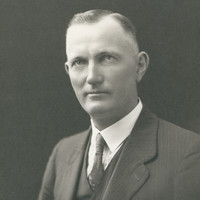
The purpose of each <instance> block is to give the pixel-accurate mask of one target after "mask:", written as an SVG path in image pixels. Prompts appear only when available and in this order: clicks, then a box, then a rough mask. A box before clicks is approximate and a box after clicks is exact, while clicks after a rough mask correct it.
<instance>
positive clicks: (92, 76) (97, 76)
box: [86, 63, 103, 85]
mask: <svg viewBox="0 0 200 200" xmlns="http://www.w3.org/2000/svg"><path fill="white" fill-rule="evenodd" d="M86 81H87V83H88V84H90V85H96V84H100V83H101V82H103V76H102V73H101V72H100V66H98V65H97V64H95V63H90V64H89V65H88V73H87V80H86Z"/></svg>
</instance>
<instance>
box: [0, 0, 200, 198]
mask: <svg viewBox="0 0 200 200" xmlns="http://www.w3.org/2000/svg"><path fill="white" fill-rule="evenodd" d="M94 8H101V9H110V10H113V11H115V12H120V13H122V14H124V15H126V16H127V17H129V18H130V19H131V20H132V21H133V23H134V24H135V25H136V27H137V32H138V40H139V44H140V49H141V50H145V51H146V52H148V54H149V56H150V67H149V69H148V71H147V74H146V75H145V77H144V79H143V81H142V83H141V84H140V85H139V95H140V97H141V99H142V101H143V103H144V104H146V105H147V106H148V107H149V109H150V110H152V111H153V112H154V113H156V114H157V115H158V116H159V117H161V118H164V119H166V120H169V121H171V122H173V123H175V124H178V125H180V126H182V127H184V128H187V129H190V130H193V131H195V132H200V103H199V102H200V92H199V91H200V79H199V77H200V12H199V10H200V1H199V0H133V1H130V0H101V1H97V0H84V1H81V0H72V1H69V0H0V109H1V110H0V120H1V121H0V199H2V200H27V199H28V200H35V199H36V198H37V195H38V192H39V188H40V184H41V179H42V176H43V172H44V169H45V165H46V163H47V160H48V157H49V155H50V153H51V151H52V149H53V147H54V145H55V144H56V143H57V142H58V141H59V140H60V139H61V138H63V137H66V136H69V135H72V134H74V133H76V132H78V131H81V130H83V129H85V128H87V127H88V125H89V118H88V116H87V115H86V114H85V112H84V111H83V110H82V109H81V107H80V105H79V103H78V101H77V100H76V97H75V95H74V93H73V91H72V88H71V85H70V81H69V78H68V76H67V75H66V73H65V70H64V62H65V59H66V57H65V29H66V25H67V22H68V20H69V19H70V18H71V17H72V15H73V14H75V13H77V12H82V11H86V10H89V9H94Z"/></svg>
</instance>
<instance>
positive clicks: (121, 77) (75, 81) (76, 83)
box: [66, 17, 138, 121]
mask: <svg viewBox="0 0 200 200" xmlns="http://www.w3.org/2000/svg"><path fill="white" fill-rule="evenodd" d="M66 42H67V48H66V53H67V58H68V62H67V65H68V67H67V71H68V73H69V77H70V80H71V84H72V87H73V89H74V91H75V94H76V96H77V98H78V100H79V102H80V104H81V105H82V107H83V108H84V110H85V111H86V112H87V113H88V114H89V115H90V116H91V117H92V118H108V119H109V118H112V119H113V120H114V121H115V120H119V119H120V118H121V117H123V116H125V115H126V114H127V113H128V112H130V111H131V110H132V109H133V108H134V107H135V105H136V102H137V88H136V79H137V70H138V60H137V53H138V52H137V50H136V51H135V50H134V41H133V39H132V38H131V36H130V35H129V34H128V33H126V32H125V31H124V30H123V28H122V27H121V26H120V25H119V23H118V22H116V21H115V20H114V19H112V18H110V17H106V18H104V19H102V20H101V21H100V22H97V23H94V24H78V25H72V26H71V27H70V28H69V29H68V32H67V40H66Z"/></svg>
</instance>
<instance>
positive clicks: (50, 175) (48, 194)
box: [38, 145, 58, 200]
mask: <svg viewBox="0 0 200 200" xmlns="http://www.w3.org/2000/svg"><path fill="white" fill-rule="evenodd" d="M57 149H58V145H56V146H55V148H54V150H53V152H52V154H51V156H50V158H49V161H48V163H47V166H46V169H45V172H44V176H43V180H42V186H41V189H40V193H39V196H38V200H53V199H54V195H53V190H54V182H55V177H56V174H55V171H56V170H55V160H56V154H57Z"/></svg>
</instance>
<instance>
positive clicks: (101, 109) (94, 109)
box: [84, 105, 111, 117]
mask: <svg viewBox="0 0 200 200" xmlns="http://www.w3.org/2000/svg"><path fill="white" fill-rule="evenodd" d="M84 110H85V111H86V112H87V113H88V114H89V115H90V116H91V117H92V116H93V117H98V116H99V117H100V116H105V115H106V114H108V113H110V111H111V109H109V108H107V106H106V107H105V105H95V106H94V105H93V106H92V105H90V106H88V107H86V108H85V109H84Z"/></svg>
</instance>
